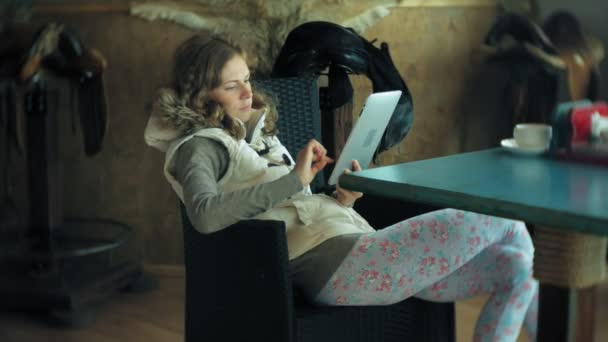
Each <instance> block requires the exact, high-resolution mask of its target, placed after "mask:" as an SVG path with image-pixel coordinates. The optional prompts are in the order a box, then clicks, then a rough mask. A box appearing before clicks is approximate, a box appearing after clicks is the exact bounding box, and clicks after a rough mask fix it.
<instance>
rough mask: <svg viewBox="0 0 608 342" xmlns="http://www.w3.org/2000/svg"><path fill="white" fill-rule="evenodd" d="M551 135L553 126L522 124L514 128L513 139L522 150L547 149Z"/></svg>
mask: <svg viewBox="0 0 608 342" xmlns="http://www.w3.org/2000/svg"><path fill="white" fill-rule="evenodd" d="M551 134H552V128H551V126H550V125H546V124H541V123H521V124H517V125H515V128H513V138H515V142H516V143H517V146H519V147H521V148H547V147H549V144H550V143H551Z"/></svg>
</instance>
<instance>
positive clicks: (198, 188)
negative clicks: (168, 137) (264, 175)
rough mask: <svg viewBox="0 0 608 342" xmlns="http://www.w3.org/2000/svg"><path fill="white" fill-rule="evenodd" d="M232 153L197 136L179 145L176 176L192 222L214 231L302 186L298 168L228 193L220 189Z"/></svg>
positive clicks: (203, 231)
mask: <svg viewBox="0 0 608 342" xmlns="http://www.w3.org/2000/svg"><path fill="white" fill-rule="evenodd" d="M229 162H230V156H229V154H228V150H226V148H225V147H224V146H223V145H221V144H220V143H219V142H217V141H215V140H212V139H209V138H204V137H194V138H192V139H190V140H189V141H187V142H185V143H184V144H183V145H182V146H180V147H179V149H178V151H177V155H176V159H175V178H176V179H177V181H178V182H179V183H180V184H181V185H182V187H183V194H184V205H185V207H186V211H187V212H188V217H189V218H190V221H191V222H192V224H193V226H194V227H195V228H196V229H197V230H198V231H199V232H202V233H212V232H215V231H218V230H220V229H223V228H225V227H227V226H230V225H232V224H234V223H236V222H238V221H240V220H244V219H250V218H252V217H254V216H255V215H258V214H260V213H262V212H264V211H266V210H268V209H270V208H272V207H274V206H275V205H277V204H278V203H279V202H281V201H283V200H285V199H286V198H288V197H290V196H291V195H293V194H295V193H297V192H298V191H300V190H302V188H303V186H302V183H301V182H300V179H299V178H298V175H297V174H296V173H295V172H293V171H292V172H290V173H289V174H287V175H285V176H283V177H281V178H279V179H277V180H275V181H272V182H268V183H264V184H259V185H256V186H253V187H250V188H246V189H242V190H237V191H233V192H229V193H223V192H219V189H218V185H217V183H218V181H219V180H220V179H221V178H222V176H223V175H224V174H225V173H226V170H227V169H228V163H229Z"/></svg>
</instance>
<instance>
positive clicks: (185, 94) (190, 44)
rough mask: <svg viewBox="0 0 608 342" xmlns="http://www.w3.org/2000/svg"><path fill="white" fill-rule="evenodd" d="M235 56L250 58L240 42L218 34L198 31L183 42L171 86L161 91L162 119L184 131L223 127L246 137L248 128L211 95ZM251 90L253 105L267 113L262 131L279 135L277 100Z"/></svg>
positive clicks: (174, 63)
mask: <svg viewBox="0 0 608 342" xmlns="http://www.w3.org/2000/svg"><path fill="white" fill-rule="evenodd" d="M234 56H241V57H242V58H243V59H245V60H247V59H246V56H245V53H244V51H243V49H241V48H240V47H239V46H238V45H237V44H235V43H233V42H229V41H228V40H226V39H224V38H221V37H218V36H202V35H195V36H193V37H191V38H189V39H187V40H186V41H185V42H183V43H182V44H181V45H180V46H179V47H178V48H177V50H176V52H175V55H174V58H173V81H172V89H161V90H160V91H159V96H160V98H159V99H158V100H159V103H160V107H161V108H162V110H163V120H165V121H166V122H167V123H168V124H170V125H172V126H174V127H175V128H177V129H178V130H180V131H182V132H184V133H185V134H190V133H192V132H194V131H196V130H199V129H201V128H222V129H224V130H225V131H226V132H227V133H228V134H229V135H230V136H232V137H233V138H235V139H237V140H238V139H243V138H244V136H245V128H244V127H243V126H242V125H241V124H239V123H238V122H237V120H235V119H233V118H232V117H231V116H229V115H227V114H226V112H225V111H224V109H223V108H222V107H221V106H219V105H218V104H217V103H216V102H214V101H213V100H212V99H211V98H210V97H209V94H210V93H211V91H212V90H213V89H214V88H216V87H218V86H220V84H221V72H222V69H223V68H224V66H225V65H226V63H227V62H228V61H229V60H230V59H232V58H233V57H234ZM252 92H253V99H252V100H253V101H252V108H253V109H256V110H264V111H265V113H266V118H265V122H264V128H263V130H262V132H263V134H266V135H276V134H277V128H276V121H277V119H278V114H277V111H276V106H275V104H274V103H273V101H272V99H271V98H270V97H269V96H268V95H266V94H264V93H263V92H262V91H259V90H258V89H256V88H252Z"/></svg>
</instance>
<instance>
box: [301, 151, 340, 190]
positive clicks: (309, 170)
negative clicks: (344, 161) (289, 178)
mask: <svg viewBox="0 0 608 342" xmlns="http://www.w3.org/2000/svg"><path fill="white" fill-rule="evenodd" d="M333 162H334V160H333V159H331V158H329V157H328V156H327V150H326V149H325V147H323V145H321V143H320V142H318V141H316V140H314V139H312V140H310V141H309V142H308V144H306V146H304V148H303V149H302V150H301V151H300V152H299V153H298V157H297V160H296V165H295V172H296V173H297V174H298V177H300V181H301V182H302V185H303V186H307V185H308V184H310V182H312V180H313V179H314V178H315V175H316V174H317V173H318V172H319V171H321V170H323V168H324V167H325V165H327V164H328V163H333Z"/></svg>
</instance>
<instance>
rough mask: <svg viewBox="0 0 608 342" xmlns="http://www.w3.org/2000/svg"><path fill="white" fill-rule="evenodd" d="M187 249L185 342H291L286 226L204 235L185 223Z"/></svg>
mask: <svg viewBox="0 0 608 342" xmlns="http://www.w3.org/2000/svg"><path fill="white" fill-rule="evenodd" d="M183 212H184V211H182V213H183ZM184 247H185V249H184V250H185V263H186V341H246V340H251V341H254V340H255V341H290V340H291V339H292V333H293V293H292V286H291V282H290V279H289V272H288V252H287V242H286V237H285V225H284V223H283V222H281V221H267V220H248V221H241V222H239V223H237V224H234V225H232V226H230V227H228V228H226V229H223V230H221V231H218V232H215V233H212V234H201V233H199V232H198V231H196V230H195V229H194V228H193V227H192V225H191V224H190V221H189V220H188V219H187V217H186V219H185V220H184Z"/></svg>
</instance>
